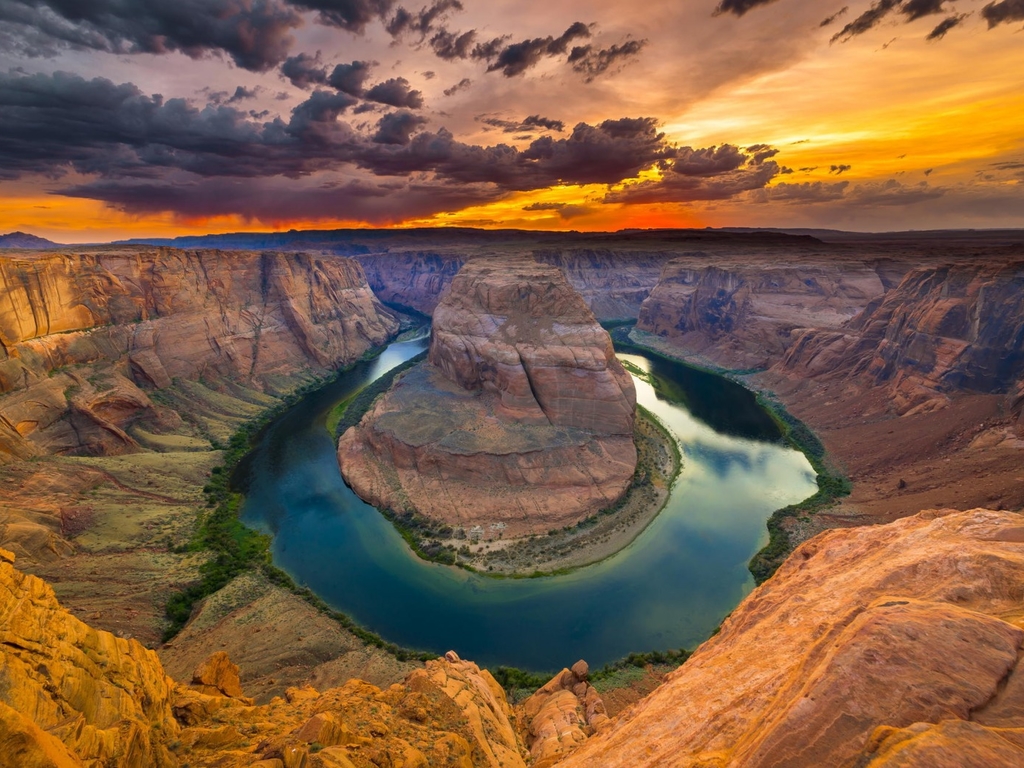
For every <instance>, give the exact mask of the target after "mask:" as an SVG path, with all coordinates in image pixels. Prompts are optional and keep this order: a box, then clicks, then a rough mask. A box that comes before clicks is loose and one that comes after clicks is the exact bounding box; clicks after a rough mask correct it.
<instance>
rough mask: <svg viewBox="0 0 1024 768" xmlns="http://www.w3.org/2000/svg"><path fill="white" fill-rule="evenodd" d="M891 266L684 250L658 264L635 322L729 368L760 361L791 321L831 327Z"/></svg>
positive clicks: (786, 340)
mask: <svg viewBox="0 0 1024 768" xmlns="http://www.w3.org/2000/svg"><path fill="white" fill-rule="evenodd" d="M890 270H891V266H890V265H889V264H888V263H886V262H883V263H877V262H876V263H872V262H871V261H868V260H857V261H853V260H840V259H824V258H818V259H814V258H808V257H802V258H801V257H794V256H793V255H788V256H787V255H786V254H779V255H778V257H776V258H771V257H769V258H765V256H763V255H762V256H760V257H755V258H750V257H746V258H737V257H735V256H733V257H726V258H722V257H713V256H712V255H709V254H704V255H702V256H686V257H681V258H678V259H674V260H673V261H671V262H669V263H668V264H667V265H665V269H664V271H663V272H662V274H661V278H660V280H659V281H658V284H657V285H656V286H655V288H654V290H653V291H652V292H651V294H650V296H649V297H648V298H647V299H646V300H645V301H644V303H643V306H642V307H641V309H640V316H639V320H638V322H637V328H638V329H640V330H641V331H646V332H648V333H652V334H655V335H657V336H662V337H665V338H667V339H669V340H671V341H673V342H674V343H676V344H678V345H679V346H680V347H681V348H684V349H686V350H687V351H689V352H697V353H703V354H705V355H707V356H708V357H709V358H710V359H712V360H713V361H714V362H716V363H718V364H720V365H724V366H726V367H731V368H767V367H768V366H770V365H772V364H773V363H774V362H776V361H778V360H779V359H781V358H782V356H783V354H784V353H785V352H786V350H787V349H788V348H789V346H790V344H791V335H792V333H793V332H794V331H795V330H796V329H798V328H818V329H831V328H839V327H840V326H842V325H843V324H844V323H846V322H847V321H849V320H850V319H851V318H853V317H854V316H855V315H856V314H857V313H858V312H860V311H861V310H862V309H864V307H866V306H867V305H868V304H869V303H870V302H871V301H873V300H875V299H877V298H879V297H881V296H882V295H883V294H884V293H885V290H886V282H887V281H888V280H889V279H891V276H890Z"/></svg>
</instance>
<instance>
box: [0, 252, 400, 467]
mask: <svg viewBox="0 0 1024 768" xmlns="http://www.w3.org/2000/svg"><path fill="white" fill-rule="evenodd" d="M397 328H398V323H397V321H396V320H395V318H394V317H393V316H392V315H391V313H389V312H388V311H387V310H386V309H384V307H383V306H382V305H381V304H380V303H379V301H378V300H377V299H376V298H375V297H374V295H373V293H372V291H371V290H370V289H369V287H368V286H367V284H366V280H365V277H364V275H363V272H362V269H361V267H360V266H359V265H358V264H357V263H356V262H354V261H351V260H349V259H345V258H342V257H325V258H314V257H310V256H306V255H303V254H290V255H282V254H273V253H263V254H253V253H226V252H219V251H177V250H171V249H144V250H139V249H124V250H112V251H101V252H95V253H83V254H70V253H59V254H45V255H40V256H38V257H19V256H6V257H3V258H0V454H3V453H7V454H14V455H26V454H30V453H32V452H42V453H108V454H109V453H119V452H123V451H125V450H133V449H135V448H137V444H136V442H135V440H134V439H133V438H132V437H131V435H130V434H129V433H128V431H127V430H128V427H129V426H130V425H131V424H133V423H134V422H136V421H138V420H140V419H142V420H145V421H147V423H148V424H149V426H150V427H151V428H153V429H157V430H160V429H173V428H174V427H175V415H174V414H173V413H169V412H168V410H167V409H165V408H161V407H159V405H158V404H157V403H155V402H154V401H153V400H152V399H151V397H150V396H149V395H150V393H151V392H152V390H159V389H163V388H166V387H169V386H170V385H171V383H172V381H174V380H175V379H179V378H180V379H186V380H204V381H213V382H216V381H220V380H223V381H230V382H234V383H240V384H243V385H244V386H246V387H249V388H252V389H255V390H261V391H264V392H268V393H276V392H280V391H283V390H286V389H289V388H291V387H293V386H295V384H296V383H298V382H299V381H302V380H305V379H308V377H309V376H310V375H311V374H312V373H316V372H324V371H327V370H330V369H332V368H335V367H337V366H338V365H340V364H342V363H345V362H350V361H352V360H353V359H355V358H357V357H359V355H361V354H362V353H363V352H365V351H367V350H368V349H370V348H372V347H374V346H376V345H379V344H381V343H383V342H384V341H385V340H387V338H389V336H391V335H392V334H393V333H395V332H396V330H397Z"/></svg>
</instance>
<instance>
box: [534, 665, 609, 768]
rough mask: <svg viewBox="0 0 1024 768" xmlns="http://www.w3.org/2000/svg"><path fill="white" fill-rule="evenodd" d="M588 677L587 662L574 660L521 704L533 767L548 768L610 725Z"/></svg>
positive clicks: (598, 696) (597, 694)
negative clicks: (569, 667) (574, 661)
mask: <svg viewBox="0 0 1024 768" xmlns="http://www.w3.org/2000/svg"><path fill="white" fill-rule="evenodd" d="M589 675H590V667H589V666H588V665H587V662H585V661H582V660H580V661H577V662H576V663H575V664H573V665H572V668H571V669H563V670H562V671H561V672H559V673H558V674H557V675H555V676H554V677H553V678H551V680H549V681H548V683H547V684H546V685H544V686H542V687H541V688H539V689H538V690H537V692H536V693H534V694H533V695H532V696H530V698H528V699H527V700H526V701H524V702H523V703H522V705H521V707H520V708H521V710H522V713H523V717H522V722H523V723H524V724H525V725H526V726H527V728H526V745H527V746H528V747H529V749H530V756H531V757H532V758H533V763H532V764H531V765H532V766H533V768H550V766H552V765H555V763H557V762H558V761H559V760H561V759H562V758H564V757H565V756H566V755H568V754H569V753H570V752H572V751H573V750H575V749H576V748H577V747H579V746H580V745H581V744H583V742H585V741H586V740H587V738H588V737H590V736H593V735H594V734H595V733H600V732H601V731H602V730H604V729H605V728H607V727H608V726H609V725H610V724H611V719H610V718H609V717H608V714H607V712H606V711H605V708H604V702H603V701H601V695H600V694H599V693H598V692H597V689H596V688H594V686H592V685H591V684H590V683H589V682H588V678H589Z"/></svg>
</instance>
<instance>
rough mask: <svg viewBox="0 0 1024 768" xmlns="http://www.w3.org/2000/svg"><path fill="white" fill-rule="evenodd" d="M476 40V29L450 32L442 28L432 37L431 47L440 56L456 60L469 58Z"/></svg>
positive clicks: (448, 59)
mask: <svg viewBox="0 0 1024 768" xmlns="http://www.w3.org/2000/svg"><path fill="white" fill-rule="evenodd" d="M475 40H476V30H475V29H471V30H469V31H468V32H449V31H448V30H447V29H444V28H441V29H439V30H438V31H437V32H436V33H435V34H434V36H433V37H431V38H430V47H431V49H433V51H434V54H435V55H436V56H437V57H438V58H440V59H444V60H445V61H455V60H456V59H466V58H469V56H470V54H471V53H472V49H473V42H474V41H475Z"/></svg>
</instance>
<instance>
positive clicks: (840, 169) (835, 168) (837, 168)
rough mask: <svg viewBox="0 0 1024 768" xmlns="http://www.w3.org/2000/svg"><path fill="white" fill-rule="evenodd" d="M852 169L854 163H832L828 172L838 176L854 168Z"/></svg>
mask: <svg viewBox="0 0 1024 768" xmlns="http://www.w3.org/2000/svg"><path fill="white" fill-rule="evenodd" d="M852 169H853V166H852V165H830V166H829V169H828V172H829V173H830V174H831V173H834V174H835V175H836V176H841V175H842V174H844V173H846V172H847V171H849V170H852Z"/></svg>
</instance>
